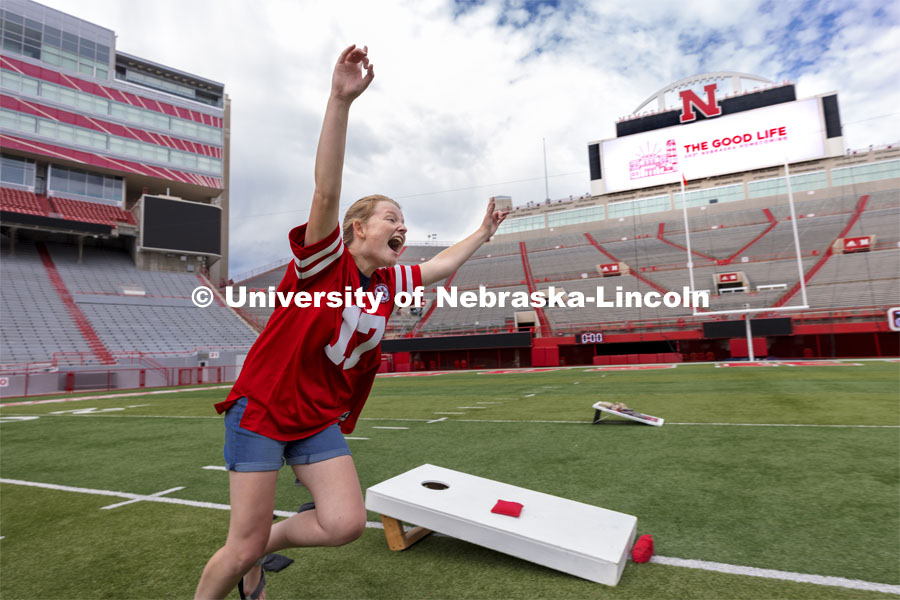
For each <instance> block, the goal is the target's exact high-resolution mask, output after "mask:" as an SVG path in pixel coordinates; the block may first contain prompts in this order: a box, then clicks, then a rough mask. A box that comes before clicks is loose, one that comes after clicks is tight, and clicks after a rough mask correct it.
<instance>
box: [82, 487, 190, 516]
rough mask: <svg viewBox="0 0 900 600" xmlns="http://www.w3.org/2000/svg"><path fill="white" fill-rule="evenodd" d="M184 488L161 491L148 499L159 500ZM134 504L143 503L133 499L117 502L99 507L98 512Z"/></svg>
mask: <svg viewBox="0 0 900 600" xmlns="http://www.w3.org/2000/svg"><path fill="white" fill-rule="evenodd" d="M183 489H184V486H183V485H179V486H178V487H173V488H169V489H167V490H163V491H161V492H156V493H155V494H150V495H149V496H148V498H159V497H160V496H165V495H166V494H171V493H172V492H177V491H178V490H183ZM135 502H143V499H135V500H126V501H125V502H117V503H116V504H110V505H109V506H101V507H100V510H109V509H111V508H119V507H120V506H125V505H126V504H134V503H135Z"/></svg>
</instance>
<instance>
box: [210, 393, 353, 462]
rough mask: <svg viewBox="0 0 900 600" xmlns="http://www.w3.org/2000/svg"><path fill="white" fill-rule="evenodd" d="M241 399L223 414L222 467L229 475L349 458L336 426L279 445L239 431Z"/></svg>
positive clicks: (345, 444) (243, 405)
mask: <svg viewBox="0 0 900 600" xmlns="http://www.w3.org/2000/svg"><path fill="white" fill-rule="evenodd" d="M246 408H247V397H246V396H242V397H241V398H239V399H238V401H237V402H235V403H234V404H233V405H232V406H231V408H229V409H228V411H227V412H226V413H225V466H226V468H227V469H228V470H229V471H245V472H246V471H277V470H278V469H280V468H281V467H282V465H283V464H285V463H287V464H289V465H308V464H311V463H317V462H322V461H323V460H328V459H329V458H335V457H337V456H344V455H349V454H350V448H349V447H348V446H347V441H346V440H345V439H344V435H343V434H342V433H341V428H340V425H339V424H338V423H335V424H334V425H331V426H330V427H326V428H325V429H323V430H322V431H320V432H318V433H316V434H315V435H311V436H310V437H307V438H303V439H302V440H293V441H290V442H282V441H280V440H273V439H272V438H269V437H266V436H264V435H260V434H258V433H256V432H253V431H250V430H249V429H244V428H243V427H241V418H242V417H243V416H244V410H245V409H246Z"/></svg>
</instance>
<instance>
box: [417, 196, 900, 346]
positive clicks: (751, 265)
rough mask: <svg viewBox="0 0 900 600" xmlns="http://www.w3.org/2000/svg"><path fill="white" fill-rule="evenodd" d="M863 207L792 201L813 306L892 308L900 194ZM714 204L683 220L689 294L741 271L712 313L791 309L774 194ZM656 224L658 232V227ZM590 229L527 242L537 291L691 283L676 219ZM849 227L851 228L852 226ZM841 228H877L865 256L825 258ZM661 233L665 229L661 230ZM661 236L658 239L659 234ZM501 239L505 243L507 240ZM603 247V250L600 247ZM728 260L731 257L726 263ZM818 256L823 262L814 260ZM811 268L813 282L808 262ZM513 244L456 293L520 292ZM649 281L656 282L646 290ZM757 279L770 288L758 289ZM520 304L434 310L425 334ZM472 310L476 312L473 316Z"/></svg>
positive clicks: (784, 218)
mask: <svg viewBox="0 0 900 600" xmlns="http://www.w3.org/2000/svg"><path fill="white" fill-rule="evenodd" d="M859 206H860V196H859V195H845V196H838V197H832V198H824V199H804V200H802V201H798V202H796V204H795V210H796V215H797V221H796V226H797V231H798V234H799V240H800V248H801V254H802V256H803V258H802V261H801V263H802V269H803V272H804V273H805V274H806V275H805V276H806V278H809V281H808V282H807V291H808V294H807V296H808V302H809V305H810V307H811V308H812V309H821V308H846V307H856V306H886V305H896V304H898V303H900V293H898V290H900V260H898V259H900V251H898V250H897V246H898V242H900V194H898V193H897V192H896V191H888V192H884V191H881V192H873V193H872V194H871V195H870V197H869V200H868V202H867V203H866V205H865V210H863V212H861V213H860V214H859V216H858V219H857V220H856V221H855V222H854V218H855V211H856V210H857V208H858V207H859ZM715 209H716V210H715V211H706V212H703V213H699V214H697V211H696V210H695V211H694V216H692V218H691V221H690V224H691V249H692V251H693V254H692V262H693V263H694V278H695V289H698V290H704V289H708V290H714V289H715V285H714V276H715V274H716V273H721V272H729V271H736V270H739V271H743V272H744V273H745V275H746V276H747V278H748V280H749V282H750V290H749V293H734V294H722V295H715V293H714V292H711V296H710V306H709V308H708V310H709V311H719V310H740V309H743V308H746V307H747V306H748V305H750V306H752V307H754V308H756V307H769V306H774V305H776V303H778V302H783V303H784V305H785V306H799V305H801V302H802V297H801V294H799V293H794V294H792V295H790V296H789V297H788V298H787V299H786V300H783V298H785V297H786V295H787V294H788V292H789V291H790V290H791V289H792V288H794V287H796V286H798V284H799V280H800V275H799V272H798V266H797V261H796V256H795V248H794V234H793V223H792V221H791V219H790V210H789V208H788V207H787V206H786V198H782V197H776V198H773V200H772V204H771V207H770V208H768V209H763V208H753V209H740V210H734V207H728V206H727V205H726V206H721V205H720V206H717V207H715ZM660 224H662V229H660ZM607 225H608V226H606V227H603V228H596V226H595V227H594V228H592V229H590V230H589V231H588V233H589V234H590V235H591V236H592V237H593V238H594V239H595V240H596V242H597V243H598V245H599V248H598V247H595V246H594V245H593V244H591V243H590V241H589V240H588V238H587V237H586V236H585V234H584V233H583V232H580V233H579V232H573V231H571V228H569V229H568V230H567V231H565V232H560V233H557V234H550V235H547V236H544V237H531V238H530V239H528V240H527V241H526V249H527V258H528V261H529V263H530V266H531V271H532V274H533V276H534V279H535V285H536V287H537V288H538V289H542V288H546V287H548V286H549V285H551V284H552V285H554V286H556V287H557V288H560V287H561V288H564V289H565V290H566V291H567V292H568V291H581V292H583V293H585V295H586V296H594V295H596V294H595V290H596V287H597V286H598V285H602V286H603V287H604V289H605V291H606V299H607V300H609V299H610V295H611V294H612V293H614V292H615V290H616V288H617V287H619V286H620V287H621V289H622V291H623V292H628V291H639V292H641V293H644V292H647V291H650V290H651V289H656V290H657V291H659V290H660V289H662V290H673V291H678V292H681V291H682V288H683V287H684V286H688V285H689V274H688V269H687V265H686V263H687V252H686V250H685V247H686V243H687V239H686V236H685V234H684V221H683V218H682V217H681V215H680V212H679V214H675V213H667V214H663V215H653V217H645V218H643V219H641V218H630V219H622V220H618V221H616V222H614V223H608V224H607ZM851 225H852V226H851ZM848 227H849V231H848V232H847V233H846V235H847V236H855V235H873V234H874V235H876V236H877V243H876V246H875V250H873V251H872V252H868V253H865V254H856V255H834V256H830V257H829V256H827V255H828V254H829V252H830V247H831V245H832V243H833V242H834V241H835V239H836V238H837V237H838V236H839V235H840V234H841V233H842V231H844V230H845V229H847V228H848ZM661 231H662V233H660V232H661ZM660 235H661V238H660ZM504 239H505V238H504ZM601 249H602V250H603V251H601ZM611 257H615V259H617V261H620V262H623V263H625V264H626V265H628V266H629V267H630V268H631V270H632V273H633V275H623V276H619V277H614V278H603V277H600V276H599V275H598V273H597V270H596V266H597V265H598V264H603V263H610V262H612V260H613V259H612V258H611ZM728 259H730V261H729V260H728ZM819 263H822V264H819ZM817 264H819V269H818V271H817V272H815V273H814V274H813V276H812V277H811V278H810V273H811V270H812V268H813V267H814V266H815V265H817ZM524 278H525V273H524V270H523V268H522V261H521V254H520V251H519V242H515V241H500V242H491V243H490V244H486V245H485V246H483V247H482V248H481V249H480V250H479V252H478V253H476V255H475V256H473V258H472V259H470V261H469V262H468V263H467V264H466V265H465V266H463V267H462V268H461V269H460V270H459V272H458V273H457V277H456V278H455V279H454V280H453V285H455V286H458V287H460V288H461V289H474V288H476V287H477V286H478V285H480V284H482V285H486V286H488V287H489V288H490V289H492V290H493V291H495V292H496V291H500V290H509V289H524V287H522V286H521V285H520V286H518V287H517V288H514V287H511V286H516V284H520V283H523V282H524ZM651 286H655V288H654V287H651ZM757 286H778V288H777V289H765V287H764V288H763V289H762V290H757ZM516 310H517V309H514V308H509V307H508V308H506V309H505V310H504V309H492V310H488V311H485V312H484V313H482V312H479V309H474V308H473V309H459V308H457V309H450V308H446V307H444V308H440V307H439V308H436V309H435V310H434V311H433V313H432V315H431V317H430V319H429V321H428V323H427V324H426V325H425V327H424V328H422V330H423V332H429V331H432V332H433V331H447V330H454V329H456V330H465V329H473V328H474V325H473V324H474V323H475V322H478V324H479V327H478V328H479V329H481V328H483V326H484V325H488V326H504V325H506V326H508V325H509V323H510V320H511V318H512V315H513V313H514V312H515V311H516ZM545 312H546V314H547V316H548V318H549V320H550V323H551V325H552V326H553V327H554V328H556V327H567V326H570V325H572V324H575V323H591V322H595V323H607V322H614V321H629V322H630V321H652V320H654V319H668V318H672V317H675V318H677V317H680V316H686V315H690V314H691V309H687V308H677V309H672V308H664V307H663V308H658V309H651V308H647V307H642V308H616V309H612V308H599V309H598V308H583V309H582V308H579V309H560V308H548V309H545ZM476 313H477V314H476Z"/></svg>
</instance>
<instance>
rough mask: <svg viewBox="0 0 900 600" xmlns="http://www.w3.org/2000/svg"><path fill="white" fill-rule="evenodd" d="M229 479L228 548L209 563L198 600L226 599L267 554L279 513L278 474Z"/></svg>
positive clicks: (255, 579) (249, 587) (237, 475)
mask: <svg viewBox="0 0 900 600" xmlns="http://www.w3.org/2000/svg"><path fill="white" fill-rule="evenodd" d="M354 474H355V472H354ZM228 477H229V488H230V493H231V520H230V522H229V525H228V538H227V539H226V540H225V545H224V546H222V548H220V549H219V550H218V552H216V553H215V554H213V556H212V558H210V559H209V562H208V563H206V568H205V569H203V575H201V577H200V583H199V584H197V591H196V592H195V594H194V598H197V599H201V598H202V599H204V600H205V599H212V598H224V597H225V596H227V595H228V592H230V591H231V590H233V589H234V588H235V586H236V585H237V583H238V581H240V579H241V577H243V576H244V574H245V573H247V571H248V570H249V569H250V567H252V566H253V563H254V562H256V560H257V559H259V558H260V557H261V556H263V555H265V554H266V543H267V542H268V540H269V532H270V530H271V528H272V512H273V511H274V510H275V482H276V481H277V480H278V471H261V472H252V473H239V472H237V471H229V472H228ZM260 573H261V572H260ZM253 575H254V577H252V579H253V581H250V579H251V578H250V577H248V580H247V581H246V585H245V586H244V590H245V592H247V593H249V592H250V591H252V590H253V589H254V588H255V587H256V583H257V582H258V581H259V575H258V574H256V573H254V574H253Z"/></svg>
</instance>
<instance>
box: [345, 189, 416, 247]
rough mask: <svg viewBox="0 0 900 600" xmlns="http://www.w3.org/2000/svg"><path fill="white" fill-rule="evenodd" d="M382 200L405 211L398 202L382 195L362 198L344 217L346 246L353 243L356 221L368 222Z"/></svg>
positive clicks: (351, 206) (352, 205)
mask: <svg viewBox="0 0 900 600" xmlns="http://www.w3.org/2000/svg"><path fill="white" fill-rule="evenodd" d="M382 200H384V201H386V202H390V203H391V204H393V205H394V206H396V207H397V208H399V209H401V210H403V208H402V207H401V206H400V205H399V204H397V201H396V200H392V199H391V198H388V197H387V196H383V195H381V194H372V195H371V196H366V197H365V198H360V199H359V200H357V201H356V202H354V203H353V204H351V205H350V208H348V209H347V213H346V214H345V215H344V223H343V233H344V245H345V246H349V245H350V243H351V242H352V241H353V223H355V222H356V221H363V222H365V221H367V220H368V219H369V217H371V216H372V214H373V213H374V212H375V207H376V206H377V205H378V203H379V202H381V201H382Z"/></svg>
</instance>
